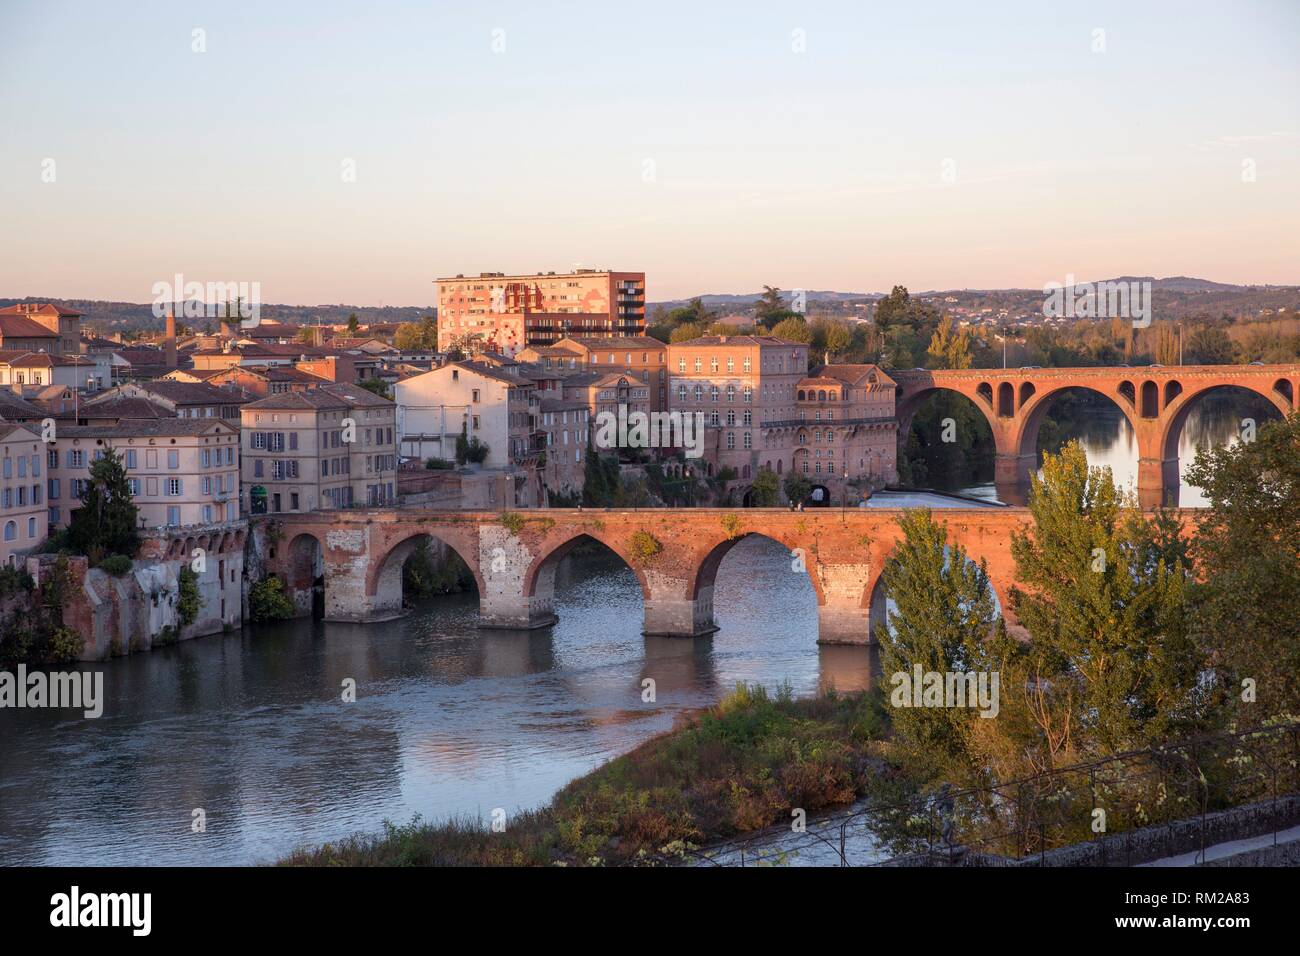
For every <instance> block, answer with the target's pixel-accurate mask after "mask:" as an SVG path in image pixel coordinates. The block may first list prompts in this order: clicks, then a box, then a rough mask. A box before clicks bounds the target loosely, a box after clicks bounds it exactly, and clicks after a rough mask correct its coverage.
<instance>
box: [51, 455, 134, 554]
mask: <svg viewBox="0 0 1300 956" xmlns="http://www.w3.org/2000/svg"><path fill="white" fill-rule="evenodd" d="M68 544H69V546H70V547H71V548H72V549H73V550H74V551H76V553H78V554H84V555H86V556H87V557H88V558H90V560H91V562H92V563H98V562H99V561H100V560H101V559H102V558H104V557H105V556H107V555H110V554H122V555H125V556H126V557H128V558H134V557H135V553H136V551H138V550H139V549H140V529H139V509H137V508H136V506H135V502H134V501H132V500H131V485H130V482H129V481H128V480H127V477H126V466H125V465H124V464H123V462H122V458H121V456H120V455H118V453H117V452H116V451H114V450H113V449H112V448H108V449H105V451H104V455H103V457H102V458H100V459H99V460H98V461H95V462H93V463H92V464H91V466H90V478H89V480H88V481H86V482H85V483H84V485H83V486H82V490H81V507H80V508H78V509H77V510H76V511H74V512H73V513H72V519H71V522H70V523H69V526H68Z"/></svg>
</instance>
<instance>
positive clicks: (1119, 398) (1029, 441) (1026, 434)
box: [1011, 382, 1141, 477]
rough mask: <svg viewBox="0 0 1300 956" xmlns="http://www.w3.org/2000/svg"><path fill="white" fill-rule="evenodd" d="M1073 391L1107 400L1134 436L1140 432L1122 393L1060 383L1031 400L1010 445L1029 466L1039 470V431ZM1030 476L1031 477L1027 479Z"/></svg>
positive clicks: (1025, 407) (1091, 386) (1084, 384)
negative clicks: (1053, 409) (1059, 400)
mask: <svg viewBox="0 0 1300 956" xmlns="http://www.w3.org/2000/svg"><path fill="white" fill-rule="evenodd" d="M1073 389H1079V390H1081V391H1086V392H1091V393H1092V394H1094V395H1100V396H1101V397H1102V398H1105V399H1106V400H1108V401H1109V402H1110V403H1111V404H1112V405H1114V406H1115V407H1116V408H1117V409H1119V411H1120V413H1121V414H1123V416H1124V418H1125V419H1127V421H1128V423H1129V425H1130V426H1131V427H1132V428H1133V432H1134V433H1135V434H1140V433H1141V428H1140V427H1139V422H1138V419H1137V418H1136V417H1135V409H1134V408H1133V406H1131V405H1130V404H1129V403H1128V402H1126V401H1124V400H1123V399H1124V397H1125V396H1124V395H1123V393H1122V392H1117V394H1113V395H1112V394H1110V393H1109V392H1106V391H1104V390H1103V389H1101V388H1098V387H1096V386H1094V385H1088V384H1086V383H1082V382H1079V383H1074V382H1063V383H1061V384H1053V385H1050V386H1047V385H1044V387H1043V389H1042V390H1041V391H1037V392H1035V393H1034V394H1033V396H1032V397H1031V398H1030V400H1029V402H1028V403H1027V404H1026V405H1025V406H1024V408H1023V409H1022V414H1021V415H1020V418H1019V422H1018V424H1017V426H1016V429H1015V430H1014V431H1013V432H1012V437H1011V442H1012V449H1013V452H1012V453H1013V454H1015V455H1017V456H1019V457H1020V458H1021V459H1022V460H1024V461H1026V462H1028V463H1030V467H1037V465H1036V462H1037V455H1038V432H1039V430H1040V429H1041V428H1042V426H1043V419H1044V418H1046V417H1047V413H1048V411H1049V410H1050V409H1051V407H1052V403H1053V401H1054V400H1055V399H1057V398H1059V397H1060V396H1061V395H1062V394H1064V393H1065V392H1068V391H1071V390H1073ZM1025 477H1028V476H1025Z"/></svg>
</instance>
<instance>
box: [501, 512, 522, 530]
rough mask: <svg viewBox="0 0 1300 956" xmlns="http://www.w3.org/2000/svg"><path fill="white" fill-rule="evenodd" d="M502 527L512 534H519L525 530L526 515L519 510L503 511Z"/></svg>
mask: <svg viewBox="0 0 1300 956" xmlns="http://www.w3.org/2000/svg"><path fill="white" fill-rule="evenodd" d="M501 527H503V528H505V529H506V530H507V531H509V532H510V533H511V534H512V535H518V534H519V532H520V531H523V530H524V516H523V515H521V514H519V513H518V512H517V511H503V512H501Z"/></svg>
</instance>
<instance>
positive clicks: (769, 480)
mask: <svg viewBox="0 0 1300 956" xmlns="http://www.w3.org/2000/svg"><path fill="white" fill-rule="evenodd" d="M749 490H750V491H751V492H752V493H753V495H754V506H755V507H757V508H771V507H773V506H774V505H776V504H777V503H778V502H779V501H780V500H781V482H780V479H778V478H777V477H776V472H774V471H773V470H772V469H771V468H766V467H764V468H759V469H758V472H757V473H756V474H755V475H754V483H753V484H752V485H750V489H749Z"/></svg>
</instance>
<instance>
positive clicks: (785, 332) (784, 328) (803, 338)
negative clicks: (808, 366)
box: [772, 318, 812, 345]
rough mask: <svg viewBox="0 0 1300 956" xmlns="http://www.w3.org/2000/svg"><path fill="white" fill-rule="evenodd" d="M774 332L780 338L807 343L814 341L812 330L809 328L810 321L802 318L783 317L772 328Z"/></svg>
mask: <svg viewBox="0 0 1300 956" xmlns="http://www.w3.org/2000/svg"><path fill="white" fill-rule="evenodd" d="M772 334H773V335H775V336H776V337H777V338H778V339H787V340H789V341H791V342H802V343H804V344H805V345H807V344H808V343H810V342H811V341H812V331H811V330H810V329H809V328H808V323H807V322H805V321H804V320H803V319H801V318H799V319H783V320H782V321H780V322H778V323H777V324H776V327H775V328H774V329H772Z"/></svg>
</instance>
